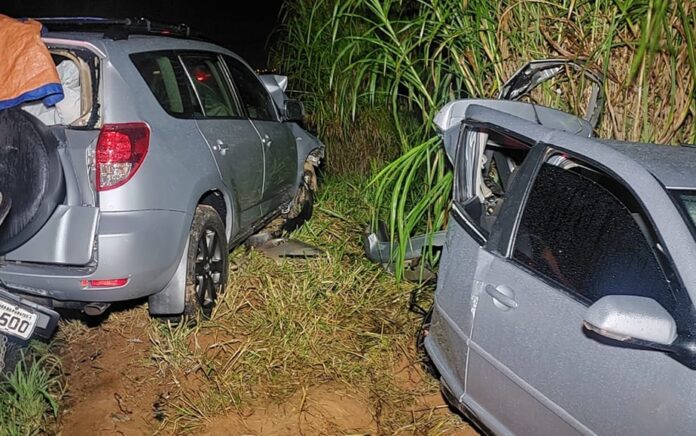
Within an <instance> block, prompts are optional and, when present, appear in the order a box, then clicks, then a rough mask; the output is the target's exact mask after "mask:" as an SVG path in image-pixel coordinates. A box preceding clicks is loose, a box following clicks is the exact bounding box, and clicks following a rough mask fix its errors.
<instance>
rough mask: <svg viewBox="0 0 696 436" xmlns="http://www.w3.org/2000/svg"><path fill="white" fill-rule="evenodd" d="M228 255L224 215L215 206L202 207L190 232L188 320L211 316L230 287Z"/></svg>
mask: <svg viewBox="0 0 696 436" xmlns="http://www.w3.org/2000/svg"><path fill="white" fill-rule="evenodd" d="M228 254H229V253H228V249H227V239H226V236H225V227H224V226H223V224H222V219H221V218H220V215H218V213H217V211H216V210H215V209H214V208H212V207H211V206H205V205H200V206H198V207H197V208H196V213H195V215H194V217H193V224H191V232H190V233H189V249H188V263H187V274H186V295H185V304H184V314H183V315H184V318H186V319H188V320H195V319H196V317H198V316H203V317H204V318H209V317H210V315H211V314H212V312H213V307H215V303H216V301H217V298H218V296H220V295H221V294H222V293H223V292H224V291H225V287H226V286H227V275H228V258H227V257H228Z"/></svg>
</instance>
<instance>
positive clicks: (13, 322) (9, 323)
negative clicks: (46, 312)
mask: <svg viewBox="0 0 696 436" xmlns="http://www.w3.org/2000/svg"><path fill="white" fill-rule="evenodd" d="M38 318H39V316H38V315H37V314H36V313H34V312H30V311H28V310H26V309H24V308H22V307H19V306H15V305H14V304H12V303H8V302H6V301H3V300H0V333H4V334H8V335H12V336H16V337H18V338H21V339H25V340H26V339H29V338H30V337H31V334H32V333H34V327H36V320H37V319H38Z"/></svg>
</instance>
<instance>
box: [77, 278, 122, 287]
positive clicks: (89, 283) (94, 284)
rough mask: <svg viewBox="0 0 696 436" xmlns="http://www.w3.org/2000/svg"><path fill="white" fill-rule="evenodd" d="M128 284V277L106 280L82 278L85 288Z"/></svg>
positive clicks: (81, 283)
mask: <svg viewBox="0 0 696 436" xmlns="http://www.w3.org/2000/svg"><path fill="white" fill-rule="evenodd" d="M127 284H128V278H123V279H106V280H82V281H81V282H80V285H82V287H83V288H121V287H123V286H126V285H127Z"/></svg>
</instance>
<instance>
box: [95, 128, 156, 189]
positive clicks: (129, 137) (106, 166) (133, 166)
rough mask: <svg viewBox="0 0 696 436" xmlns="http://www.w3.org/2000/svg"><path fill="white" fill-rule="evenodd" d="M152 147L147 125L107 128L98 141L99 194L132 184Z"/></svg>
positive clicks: (102, 131) (102, 130)
mask: <svg viewBox="0 0 696 436" xmlns="http://www.w3.org/2000/svg"><path fill="white" fill-rule="evenodd" d="M149 147H150V128H149V127H148V125H147V124H145V123H123V124H105V125H104V127H102V129H101V132H99V139H98V140H97V151H96V161H97V162H96V164H97V191H108V190H109V189H114V188H118V187H119V186H121V185H123V184H125V183H126V182H128V181H129V180H130V179H131V178H132V177H133V175H134V174H135V173H136V171H138V168H140V165H141V164H142V163H143V160H145V155H147V150H148V148H149Z"/></svg>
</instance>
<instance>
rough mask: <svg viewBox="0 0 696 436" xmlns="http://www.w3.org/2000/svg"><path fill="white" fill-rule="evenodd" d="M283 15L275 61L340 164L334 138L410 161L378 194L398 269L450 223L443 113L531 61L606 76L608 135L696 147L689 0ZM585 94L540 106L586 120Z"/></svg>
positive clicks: (381, 3)
mask: <svg viewBox="0 0 696 436" xmlns="http://www.w3.org/2000/svg"><path fill="white" fill-rule="evenodd" d="M284 11H285V12H284V15H283V16H282V20H283V23H284V24H283V27H282V28H281V30H280V33H281V35H282V37H281V38H279V39H278V41H279V42H278V44H277V45H276V51H275V55H276V59H278V65H279V66H280V68H281V69H282V70H283V72H284V73H287V74H289V75H290V76H291V77H292V80H291V84H293V85H294V84H298V83H299V87H298V89H299V90H301V91H302V93H303V97H305V99H306V100H307V101H308V102H310V104H309V108H310V111H312V112H313V117H314V118H313V122H314V123H315V125H316V126H317V130H318V131H319V133H320V134H323V136H322V138H323V139H324V140H325V142H327V144H328V150H329V159H331V158H332V156H333V157H336V156H337V155H340V154H341V151H342V150H341V149H340V148H339V147H341V145H339V144H340V143H341V140H336V139H337V138H338V136H337V135H332V134H331V133H332V130H331V129H338V130H339V131H346V130H349V131H351V132H353V133H352V136H353V137H356V138H357V137H362V138H369V137H370V135H374V138H375V141H380V140H384V139H385V138H390V139H392V140H393V141H394V142H395V143H396V147H397V149H398V153H399V156H396V157H395V159H394V160H393V161H391V163H389V164H387V165H386V166H385V167H384V168H382V169H381V170H379V171H377V172H376V175H375V176H374V179H373V186H374V189H373V190H372V191H370V192H371V195H373V204H374V205H375V206H374V214H373V221H376V220H378V219H383V220H385V221H386V222H387V224H388V226H389V228H390V230H391V236H392V238H393V239H395V240H398V241H399V242H400V243H401V244H400V245H401V250H400V251H399V253H397V257H396V259H395V260H396V261H397V262H401V261H402V260H403V254H404V252H405V249H406V245H405V244H406V240H407V238H408V236H410V235H412V234H413V233H414V232H419V231H432V230H437V229H440V228H442V227H443V226H445V225H446V222H447V211H448V206H449V199H450V186H451V183H450V182H451V177H452V176H451V168H450V167H449V164H448V162H447V160H446V159H445V157H444V155H443V152H442V149H441V147H440V144H439V140H438V139H437V137H436V136H435V131H434V126H433V118H434V116H435V114H436V113H437V111H438V110H439V108H440V107H442V105H444V104H445V103H447V102H448V101H451V100H453V99H457V98H462V97H467V96H471V97H494V96H495V95H496V94H497V92H498V90H499V88H500V87H501V85H502V83H503V82H504V81H505V79H506V78H507V77H509V76H510V75H511V74H512V73H513V72H514V71H515V70H516V69H517V68H519V67H520V66H521V65H522V64H523V63H525V62H527V61H529V60H532V59H538V58H548V57H563V58H572V59H585V60H587V62H588V63H589V65H590V66H592V67H593V68H595V69H597V70H599V71H601V72H602V73H603V74H604V76H605V77H606V81H605V85H604V91H605V93H606V96H607V99H606V107H605V113H604V115H603V117H602V118H601V120H600V124H599V126H598V127H597V131H598V132H597V133H598V134H599V135H600V136H604V137H611V138H616V139H622V140H632V141H650V142H661V143H679V142H694V140H696V117H695V116H694V115H695V114H696V103H695V102H696V100H695V99H694V84H695V83H696V50H695V48H694V44H695V43H694V37H695V36H696V35H695V34H694V32H695V29H696V27H695V24H696V2H694V1H691V0H689V1H685V2H675V1H668V0H595V1H587V0H580V1H578V0H564V1H552V2H550V1H542V0H529V1H519V0H500V1H495V2H492V1H485V0H465V1H461V0H431V1H406V0H341V1H339V0H318V1H311V0H294V1H291V0H288V1H287V2H286V6H285V8H284ZM559 89H560V90H561V91H562V93H561V94H560V95H559V93H558V90H559ZM587 94H588V91H587V87H586V86H584V83H583V81H582V80H579V79H577V78H571V79H570V80H569V79H566V80H562V79H561V80H557V81H555V82H554V83H552V84H550V85H547V86H544V87H542V88H541V89H540V90H538V91H537V92H535V93H534V94H533V95H532V98H533V99H534V100H535V101H536V102H537V103H540V104H545V105H548V106H552V107H557V108H560V109H563V110H566V111H570V112H575V113H579V114H582V111H583V110H584V102H585V100H586V97H587ZM374 113H379V114H381V115H384V114H389V117H388V119H384V118H381V119H380V122H379V123H378V124H377V125H372V126H370V127H369V128H368V129H363V128H362V127H363V126H361V124H360V122H359V120H360V117H361V116H363V114H374ZM335 123H340V127H338V128H337V127H336V126H335ZM328 126H331V129H329V128H328ZM375 129H378V130H379V132H375ZM358 132H360V133H358ZM379 135H382V136H379ZM363 140H364V139H363ZM358 147H360V150H361V151H362V152H357V153H356V151H355V150H354V149H353V150H351V151H350V153H351V156H352V157H353V159H355V158H358V157H359V158H360V159H369V156H370V155H371V154H372V153H374V148H373V144H371V143H370V141H369V140H367V141H365V142H364V143H361V144H359V145H358ZM387 157H388V156H387ZM397 271H399V269H397Z"/></svg>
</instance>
